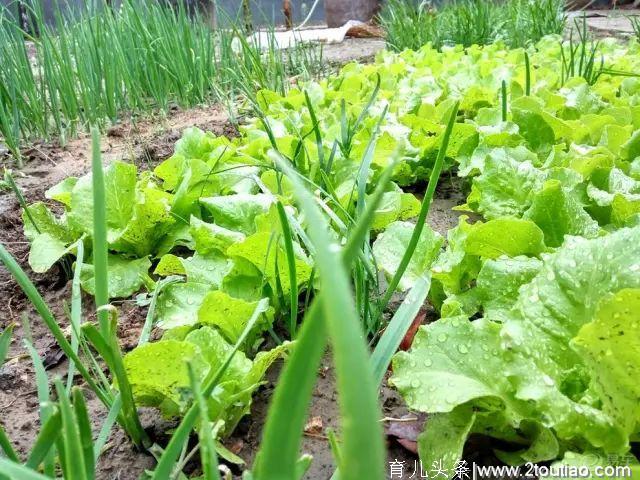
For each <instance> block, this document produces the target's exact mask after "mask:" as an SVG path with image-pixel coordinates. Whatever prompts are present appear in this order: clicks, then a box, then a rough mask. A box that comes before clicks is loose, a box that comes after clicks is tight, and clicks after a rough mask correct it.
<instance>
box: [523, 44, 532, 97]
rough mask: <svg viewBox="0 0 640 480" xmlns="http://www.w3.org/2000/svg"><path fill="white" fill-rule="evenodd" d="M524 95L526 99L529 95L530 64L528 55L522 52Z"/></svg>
mask: <svg viewBox="0 0 640 480" xmlns="http://www.w3.org/2000/svg"><path fill="white" fill-rule="evenodd" d="M524 69H525V79H524V93H525V95H526V96H527V97H529V96H530V95H531V62H530V61H529V53H528V52H524Z"/></svg>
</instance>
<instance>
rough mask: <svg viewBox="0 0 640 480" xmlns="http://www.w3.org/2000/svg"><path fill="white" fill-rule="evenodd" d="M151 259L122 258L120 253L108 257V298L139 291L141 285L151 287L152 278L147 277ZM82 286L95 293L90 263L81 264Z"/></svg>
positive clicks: (92, 269)
mask: <svg viewBox="0 0 640 480" xmlns="http://www.w3.org/2000/svg"><path fill="white" fill-rule="evenodd" d="M150 268H151V261H150V260H149V258H147V257H142V258H138V259H129V258H124V257H122V256H120V255H111V254H110V255H109V257H108V268H107V273H108V277H109V280H108V291H109V298H127V297H130V296H131V295H133V294H134V293H136V292H137V291H139V290H140V289H141V288H142V287H143V286H146V287H147V288H149V289H150V290H151V289H153V280H151V278H150V277H149V269H150ZM80 282H81V285H82V288H83V289H84V290H85V291H86V292H88V293H90V294H91V295H94V294H95V277H94V268H93V265H91V264H86V263H85V264H83V265H82V272H81V274H80Z"/></svg>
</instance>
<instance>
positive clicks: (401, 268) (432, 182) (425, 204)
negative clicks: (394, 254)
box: [380, 103, 459, 312]
mask: <svg viewBox="0 0 640 480" xmlns="http://www.w3.org/2000/svg"><path fill="white" fill-rule="evenodd" d="M458 108H459V103H456V104H455V105H454V107H453V109H452V111H451V115H450V116H449V121H448V122H447V128H446V130H445V132H444V135H443V137H442V143H441V145H440V150H438V156H437V157H436V161H435V163H434V165H433V170H432V172H431V176H430V177H429V185H428V186H427V191H426V192H425V195H424V198H423V200H422V205H421V206H420V213H419V214H418V219H417V220H416V226H415V228H414V229H413V233H412V234H411V239H410V240H409V245H408V246H407V250H406V251H405V252H404V255H403V256H402V260H400V264H399V265H398V269H397V270H396V273H395V274H394V276H393V278H392V279H391V281H390V282H389V286H388V287H387V291H386V292H385V294H384V297H383V298H382V300H381V301H380V312H382V311H383V310H384V309H385V308H386V306H387V304H388V303H389V300H391V296H392V295H393V293H394V292H395V291H396V288H397V287H398V284H399V283H400V279H401V278H402V275H404V272H405V271H406V270H407V267H408V266H409V262H411V258H412V257H413V254H414V252H415V249H416V246H417V245H418V240H419V239H420V235H421V234H422V230H423V229H424V224H425V222H426V221H427V215H428V214H429V207H430V206H431V200H432V199H433V195H434V194H435V191H436V186H437V184H438V179H439V178H440V173H441V172H442V166H443V164H444V158H445V156H446V153H447V148H448V146H449V140H450V139H451V132H452V131H453V126H454V125H455V122H456V117H457V116H458Z"/></svg>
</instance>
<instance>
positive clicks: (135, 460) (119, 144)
mask: <svg viewBox="0 0 640 480" xmlns="http://www.w3.org/2000/svg"><path fill="white" fill-rule="evenodd" d="M189 126H198V127H200V128H202V129H205V130H209V131H213V132H214V133H216V134H219V135H222V134H226V135H234V134H236V131H235V129H234V128H233V127H232V126H231V125H230V123H229V122H228V120H227V117H226V115H225V114H224V113H223V112H222V111H221V110H220V109H219V108H216V107H209V108H198V109H192V110H188V111H176V112H172V114H171V115H169V117H168V118H166V119H163V120H162V121H161V122H160V123H157V122H154V121H153V120H148V121H145V122H140V123H138V124H137V125H136V126H135V127H133V126H131V125H129V124H121V125H119V126H117V127H115V128H112V129H111V130H110V131H109V132H108V133H107V135H105V136H104V137H103V142H102V145H103V159H104V161H105V163H108V162H111V161H113V160H115V159H126V160H129V161H132V162H134V163H135V164H137V165H138V166H139V167H140V168H152V167H153V166H154V165H156V164H157V163H158V162H160V161H162V160H164V159H165V158H167V157H168V156H170V155H171V153H172V151H173V145H174V144H175V142H176V140H177V139H178V138H179V137H180V134H181V131H182V130H183V129H184V128H186V127H189ZM89 152H90V139H89V138H87V137H85V138H80V139H77V140H73V141H72V142H69V144H68V145H67V146H66V147H64V148H63V147H60V146H57V145H51V144H41V145H36V146H34V147H33V148H31V149H30V150H29V151H28V152H27V155H26V156H27V159H26V166H25V168H24V169H23V170H22V171H21V172H16V182H17V183H18V185H19V186H20V188H21V189H22V190H23V192H24V194H25V196H26V198H27V201H28V202H33V201H38V200H44V192H45V190H46V189H47V188H49V187H51V186H52V185H54V184H56V183H58V182H59V181H61V180H62V179H64V178H65V177H67V176H69V175H76V176H77V175H82V174H84V173H86V172H87V171H88V170H89V166H90V157H89ZM461 198H462V196H461V193H460V191H459V188H458V187H457V184H456V183H455V182H451V181H450V180H448V179H446V178H443V181H442V182H441V187H440V188H439V189H438V193H437V198H436V199H434V202H433V205H432V208H431V213H430V216H429V222H430V224H431V225H432V226H433V228H434V229H435V230H437V231H439V232H440V233H442V234H445V233H446V231H447V230H448V229H449V228H451V227H453V226H455V225H456V224H457V217H458V215H457V214H456V213H455V212H452V211H451V207H452V206H454V205H456V204H458V203H460V200H461ZM0 241H2V242H3V244H4V245H5V246H6V247H7V248H8V249H9V250H10V252H11V253H12V254H13V255H14V256H15V257H16V258H17V259H18V261H19V263H20V264H21V266H22V267H23V268H24V269H25V271H26V272H27V273H28V274H29V275H30V277H31V278H32V279H33V281H34V283H35V284H36V286H37V287H38V289H39V291H40V293H41V294H42V295H43V297H44V298H45V300H46V301H47V303H48V304H49V305H50V307H51V309H52V311H53V313H54V315H55V317H56V319H57V320H58V321H59V322H60V324H61V325H62V326H63V327H65V326H67V319H66V316H65V313H64V302H65V301H67V302H68V300H69V298H70V290H71V287H70V283H69V282H66V280H65V278H64V276H63V274H62V272H61V271H58V270H57V269H56V268H54V269H52V270H51V271H50V272H48V273H46V274H41V275H38V274H34V273H33V272H32V271H31V270H30V269H29V267H28V264H27V256H28V249H29V245H28V242H27V240H26V238H25V237H24V235H23V232H22V221H21V218H20V209H19V205H18V203H17V201H16V200H15V198H14V197H13V195H11V194H8V193H6V192H4V193H0ZM83 304H84V310H85V319H90V318H91V316H92V315H93V305H92V298H91V297H89V296H86V297H85V298H84V303H83ZM0 307H1V308H0V327H1V328H5V327H6V326H7V325H9V324H10V323H15V324H16V329H15V332H14V340H13V343H12V346H11V349H10V352H9V356H8V361H7V363H6V364H5V365H4V366H3V367H2V368H0V422H1V423H2V425H3V427H4V428H5V429H6V431H7V434H8V435H9V437H10V438H11V439H12V441H13V443H14V445H15V447H16V449H17V450H18V451H19V452H20V454H23V455H24V454H25V453H26V452H27V451H28V450H29V448H30V446H31V445H32V443H33V441H34V438H35V435H36V433H37V431H38V429H39V419H38V401H37V396H36V391H35V379H34V372H33V368H32V366H31V361H30V359H29V358H28V356H27V355H26V350H25V348H24V346H23V339H25V338H28V334H27V333H26V332H25V328H24V326H23V325H22V320H21V319H22V318H23V317H24V318H26V319H27V320H28V323H29V324H30V330H31V338H32V340H33V343H34V345H35V347H36V349H37V350H38V353H39V354H40V356H41V357H42V358H44V361H45V365H46V366H47V370H48V373H49V376H50V378H54V377H55V376H60V377H62V378H63V379H64V376H65V374H66V371H67V367H68V363H67V361H66V359H65V358H64V356H63V355H62V354H61V352H60V349H59V348H58V347H57V345H56V344H55V342H54V341H53V339H52V337H51V335H50V334H49V333H48V330H47V328H46V327H45V326H44V324H43V323H42V321H41V320H40V318H39V317H38V315H37V313H36V312H35V311H34V309H33V308H32V307H31V305H30V304H29V302H28V300H27V299H26V298H25V297H24V295H23V294H22V292H21V291H20V289H19V287H18V286H17V285H16V284H15V282H14V281H13V279H12V278H11V277H10V275H9V273H8V272H7V270H6V269H5V268H4V267H0ZM118 309H119V315H120V320H119V325H120V326H119V336H120V339H121V344H122V346H123V348H124V349H125V350H128V349H131V348H133V347H134V346H135V344H136V342H137V339H138V336H139V333H140V330H141V328H142V324H143V323H144V319H145V315H146V309H145V308H141V307H138V306H137V305H136V304H135V303H134V302H133V301H130V300H129V301H123V302H120V303H119V305H118ZM330 364H331V359H330V357H329V356H327V357H326V358H325V360H324V361H323V368H322V369H321V372H320V375H319V378H318V383H317V385H316V389H315V391H314V396H313V400H312V403H311V406H310V413H309V418H310V419H313V423H314V428H313V429H310V431H309V432H308V433H307V434H306V435H305V437H304V440H303V451H304V452H306V453H310V454H312V455H313V457H314V461H313V464H312V467H311V469H310V471H309V472H308V474H307V476H306V478H309V479H313V480H320V479H328V478H329V477H330V475H331V473H332V472H333V468H334V467H333V461H332V455H331V452H330V449H329V447H328V442H327V440H326V433H327V428H329V427H330V428H333V429H334V430H337V429H338V427H339V425H338V420H339V412H338V407H337V394H336V391H335V386H334V379H333V373H332V370H331V368H330ZM279 370H280V368H278V367H276V368H273V369H272V371H271V372H270V373H269V378H268V380H269V382H268V384H267V385H266V386H265V387H264V388H263V389H261V390H260V391H259V392H258V394H257V395H256V397H255V399H254V402H253V406H252V414H251V416H248V417H246V418H245V419H244V420H243V421H242V422H241V424H240V426H239V427H238V429H237V431H236V433H235V434H234V436H233V437H231V438H230V439H229V440H228V441H227V442H226V444H227V446H228V447H229V448H230V449H231V450H232V451H234V452H237V453H238V454H239V455H240V457H241V458H243V459H245V461H246V462H247V463H248V464H249V465H250V464H251V461H252V460H253V456H254V455H255V453H256V452H257V450H258V446H259V442H260V435H261V429H262V425H263V423H264V419H265V415H266V411H267V409H268V405H269V400H270V398H271V394H272V392H273V389H274V388H275V382H276V380H277V376H278V374H279ZM76 381H78V379H76ZM86 396H87V399H88V406H89V410H90V417H91V418H92V421H93V422H94V427H95V428H96V429H99V428H100V425H101V422H102V421H103V419H104V417H105V416H106V411H105V410H104V408H103V407H102V405H101V404H100V402H99V401H98V400H97V399H96V398H95V396H94V395H93V394H92V393H91V392H90V391H88V390H86ZM380 398H381V404H382V407H383V410H384V415H385V416H386V417H389V418H400V417H402V416H406V415H409V416H410V418H413V416H411V415H410V414H409V412H407V410H406V407H404V403H403V402H402V400H401V399H400V398H399V397H398V395H397V394H396V393H395V392H394V391H393V390H391V389H389V388H388V387H386V385H385V386H384V387H383V388H382V389H381V397H380ZM142 421H143V424H144V426H145V428H147V430H148V431H149V432H150V434H151V436H152V437H153V438H156V439H160V442H161V441H162V438H163V437H164V433H165V432H166V430H167V429H168V428H169V427H170V426H171V425H170V424H167V422H166V421H164V420H162V419H161V418H160V417H159V416H158V415H157V414H156V413H155V412H154V411H152V410H149V409H143V411H142ZM423 421H424V419H423V418H419V419H416V420H413V421H406V419H405V421H402V422H392V421H386V422H385V425H386V427H387V428H388V429H390V430H394V429H395V430H398V428H400V429H401V431H402V432H404V431H405V430H407V429H408V430H409V431H411V432H414V433H415V432H418V431H419V430H420V427H421V425H422V422H423ZM390 433H393V432H391V431H390ZM412 435H414V434H411V433H410V434H409V435H405V433H401V434H397V432H396V434H395V435H391V436H390V437H389V439H390V440H389V460H390V461H392V460H394V459H398V460H400V461H405V462H406V465H413V463H414V460H415V459H416V458H417V457H416V456H415V455H414V454H412V453H411V452H410V451H409V450H407V448H405V447H403V446H401V444H400V443H399V441H398V440H397V439H396V437H397V436H400V437H403V436H404V437H407V438H404V440H400V442H402V443H404V444H405V446H408V447H409V449H412V448H415V444H414V443H413V440H415V438H414V439H413V440H411V438H409V437H411V436H412ZM154 463H155V460H154V459H153V457H151V456H150V455H148V454H146V453H141V452H137V451H136V450H135V449H134V448H133V447H132V446H131V444H130V443H129V441H128V440H127V438H126V436H125V435H124V433H123V432H122V431H121V430H120V429H119V428H115V429H114V431H113V432H112V435H111V437H110V439H109V442H108V444H107V449H106V451H105V452H104V453H103V455H102V456H101V459H100V461H99V465H98V479H105V480H107V479H108V480H111V479H121V480H134V479H137V478H138V477H139V476H140V475H141V474H142V473H143V472H144V470H145V469H152V468H153V466H154ZM233 472H234V473H235V474H237V475H239V474H240V473H241V472H240V470H238V469H234V470H233Z"/></svg>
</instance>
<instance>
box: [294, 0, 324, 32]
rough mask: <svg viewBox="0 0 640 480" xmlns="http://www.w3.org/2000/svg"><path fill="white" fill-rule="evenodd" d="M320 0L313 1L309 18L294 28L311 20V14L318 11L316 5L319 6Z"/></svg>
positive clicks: (302, 25)
mask: <svg viewBox="0 0 640 480" xmlns="http://www.w3.org/2000/svg"><path fill="white" fill-rule="evenodd" d="M319 1H320V0H316V1H315V2H313V5H312V6H311V10H309V14H308V15H307V18H305V19H304V21H303V22H302V23H301V24H300V25H298V26H297V27H295V28H294V30H296V29H299V28H302V27H304V26H305V25H306V24H307V22H308V21H309V20H311V16H312V15H313V12H315V11H316V7H317V6H318V2H319Z"/></svg>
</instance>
